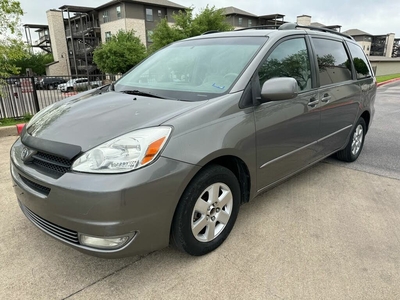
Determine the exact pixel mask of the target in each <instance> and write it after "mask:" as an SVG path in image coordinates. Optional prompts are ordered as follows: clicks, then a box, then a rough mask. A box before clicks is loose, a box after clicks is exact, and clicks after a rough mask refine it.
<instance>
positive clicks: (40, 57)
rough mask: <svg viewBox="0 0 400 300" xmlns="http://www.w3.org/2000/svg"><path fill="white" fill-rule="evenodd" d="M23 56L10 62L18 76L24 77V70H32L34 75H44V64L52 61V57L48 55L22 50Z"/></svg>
mask: <svg viewBox="0 0 400 300" xmlns="http://www.w3.org/2000/svg"><path fill="white" fill-rule="evenodd" d="M24 52H25V54H24V56H23V57H21V58H19V59H15V60H13V61H12V64H13V65H15V66H16V67H17V68H18V74H19V75H25V74H26V69H28V68H30V69H32V72H33V73H34V74H36V75H45V74H46V64H48V63H51V62H52V61H53V56H52V55H51V54H50V53H43V52H40V53H29V51H28V50H24Z"/></svg>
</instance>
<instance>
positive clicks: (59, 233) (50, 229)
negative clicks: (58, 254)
mask: <svg viewBox="0 0 400 300" xmlns="http://www.w3.org/2000/svg"><path fill="white" fill-rule="evenodd" d="M21 208H22V211H23V212H24V213H25V215H26V217H27V218H28V219H29V220H30V221H31V222H32V223H34V224H35V225H36V226H37V227H39V228H40V229H41V230H43V231H44V232H46V233H48V234H50V235H52V236H54V237H57V238H59V239H61V240H63V241H65V242H68V243H73V244H79V239H78V232H76V231H73V230H69V229H66V228H64V227H61V226H58V225H56V224H53V223H51V222H49V221H46V220H45V219H43V218H41V217H39V216H38V215H37V214H35V213H34V212H32V211H31V210H30V209H29V208H27V207H26V206H24V205H22V204H21Z"/></svg>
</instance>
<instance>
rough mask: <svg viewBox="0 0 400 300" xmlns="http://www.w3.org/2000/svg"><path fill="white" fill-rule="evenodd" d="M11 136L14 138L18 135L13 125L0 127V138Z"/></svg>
mask: <svg viewBox="0 0 400 300" xmlns="http://www.w3.org/2000/svg"><path fill="white" fill-rule="evenodd" d="M13 135H15V136H17V135H18V131H17V126H15V125H14V126H4V127H0V138H2V137H7V136H13Z"/></svg>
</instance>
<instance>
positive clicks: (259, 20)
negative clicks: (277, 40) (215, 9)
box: [222, 6, 285, 29]
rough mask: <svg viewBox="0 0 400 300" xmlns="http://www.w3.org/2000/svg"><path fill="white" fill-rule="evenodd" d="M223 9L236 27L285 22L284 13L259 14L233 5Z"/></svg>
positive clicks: (231, 23) (228, 19)
mask: <svg viewBox="0 0 400 300" xmlns="http://www.w3.org/2000/svg"><path fill="white" fill-rule="evenodd" d="M222 11H223V14H224V15H225V17H226V22H227V23H228V24H230V25H232V26H233V27H234V28H235V29H240V28H244V27H254V26H260V25H271V26H279V25H282V24H283V23H285V22H284V17H285V15H282V14H271V15H263V16H258V15H255V14H252V13H250V12H247V11H244V10H241V9H239V8H237V7H233V6H229V7H224V8H222Z"/></svg>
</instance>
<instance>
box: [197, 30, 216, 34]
mask: <svg viewBox="0 0 400 300" xmlns="http://www.w3.org/2000/svg"><path fill="white" fill-rule="evenodd" d="M217 32H219V30H209V31H206V32H203V33H202V34H201V35H205V34H210V33H217Z"/></svg>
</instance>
